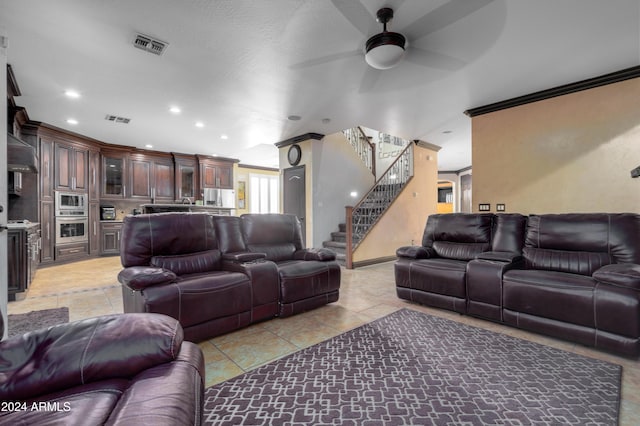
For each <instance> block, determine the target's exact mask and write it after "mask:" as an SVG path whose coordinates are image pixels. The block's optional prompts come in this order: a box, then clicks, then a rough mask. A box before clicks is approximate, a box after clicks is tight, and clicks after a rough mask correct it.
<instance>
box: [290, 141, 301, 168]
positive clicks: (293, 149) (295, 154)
mask: <svg viewBox="0 0 640 426" xmlns="http://www.w3.org/2000/svg"><path fill="white" fill-rule="evenodd" d="M301 158H302V150H301V149H300V145H291V146H290V147H289V151H288V152H287V160H289V164H291V165H292V166H297V165H298V163H299V162H300V159H301Z"/></svg>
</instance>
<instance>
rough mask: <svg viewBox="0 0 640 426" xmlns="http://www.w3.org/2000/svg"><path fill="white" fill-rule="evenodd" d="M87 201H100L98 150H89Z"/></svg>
mask: <svg viewBox="0 0 640 426" xmlns="http://www.w3.org/2000/svg"><path fill="white" fill-rule="evenodd" d="M88 178H89V184H88V185H89V191H88V192H89V202H90V203H93V202H96V203H97V202H100V151H98V150H97V149H90V150H89V177H88Z"/></svg>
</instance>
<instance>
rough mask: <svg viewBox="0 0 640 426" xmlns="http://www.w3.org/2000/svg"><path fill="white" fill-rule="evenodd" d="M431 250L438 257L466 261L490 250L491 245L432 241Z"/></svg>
mask: <svg viewBox="0 0 640 426" xmlns="http://www.w3.org/2000/svg"><path fill="white" fill-rule="evenodd" d="M432 248H433V250H434V251H435V252H436V254H437V255H438V256H439V257H443V258H445V259H456V260H467V261H468V260H473V259H475V258H476V256H478V255H479V254H480V253H483V252H485V251H489V250H491V243H488V242H487V243H455V242H449V241H434V242H433V246H432Z"/></svg>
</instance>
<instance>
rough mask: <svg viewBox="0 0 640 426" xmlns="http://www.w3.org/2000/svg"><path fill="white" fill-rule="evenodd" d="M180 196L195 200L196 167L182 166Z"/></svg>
mask: <svg viewBox="0 0 640 426" xmlns="http://www.w3.org/2000/svg"><path fill="white" fill-rule="evenodd" d="M180 175H181V176H180V182H181V186H180V195H181V196H182V197H189V198H193V197H194V196H195V191H194V187H193V186H194V185H193V184H194V183H195V180H196V179H195V167H193V166H180Z"/></svg>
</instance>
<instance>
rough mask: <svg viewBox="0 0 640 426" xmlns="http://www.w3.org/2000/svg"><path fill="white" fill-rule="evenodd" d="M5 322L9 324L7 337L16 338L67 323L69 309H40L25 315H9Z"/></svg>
mask: <svg viewBox="0 0 640 426" xmlns="http://www.w3.org/2000/svg"><path fill="white" fill-rule="evenodd" d="M7 322H8V323H9V329H8V332H7V335H8V337H13V336H18V335H21V334H24V333H27V332H29V331H34V330H38V329H40V328H47V327H51V326H52V325H58V324H64V323H66V322H69V308H67V307H66V306H65V307H62V308H51V309H41V310H39V311H31V312H27V313H25V314H9V315H7Z"/></svg>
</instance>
